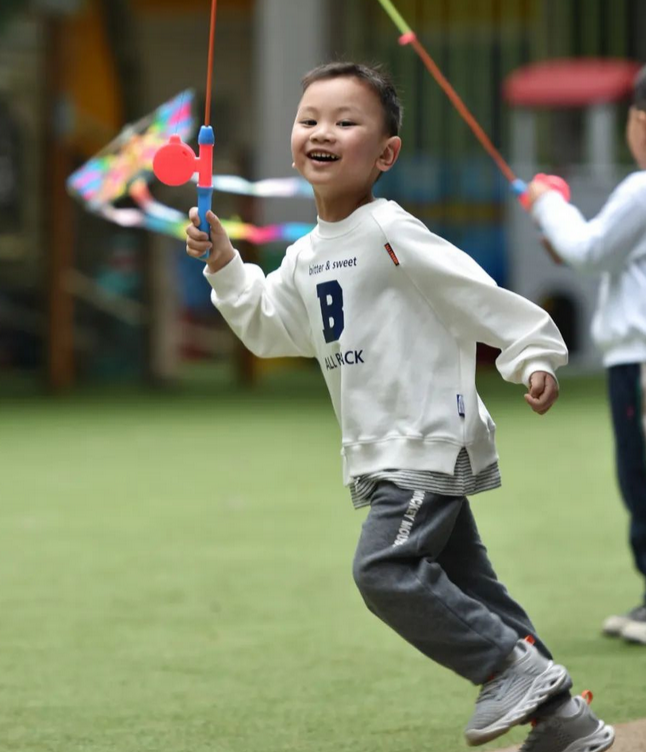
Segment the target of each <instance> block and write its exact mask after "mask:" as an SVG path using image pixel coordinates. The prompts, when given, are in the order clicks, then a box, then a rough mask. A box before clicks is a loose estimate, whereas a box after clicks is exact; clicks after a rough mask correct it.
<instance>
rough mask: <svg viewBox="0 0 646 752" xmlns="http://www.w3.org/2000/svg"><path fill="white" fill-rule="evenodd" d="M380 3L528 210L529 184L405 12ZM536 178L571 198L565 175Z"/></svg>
mask: <svg viewBox="0 0 646 752" xmlns="http://www.w3.org/2000/svg"><path fill="white" fill-rule="evenodd" d="M379 2H380V3H381V6H382V7H383V9H384V10H385V11H386V13H387V14H388V15H389V16H390V19H391V21H392V22H393V23H394V24H395V26H396V27H397V28H398V29H399V31H400V33H401V36H400V37H399V44H401V45H407V44H410V45H411V47H412V48H413V49H414V50H415V52H416V53H417V54H418V55H419V57H420V58H421V59H422V62H423V63H424V65H425V66H426V69H427V70H428V72H429V73H430V74H431V75H432V76H433V78H434V79H435V80H436V81H437V83H438V84H439V85H440V88H441V89H442V91H443V92H444V93H445V94H446V96H447V97H448V98H449V99H450V100H451V103H452V104H453V106H454V107H455V109H456V110H457V111H458V113H459V114H460V116H461V117H462V118H463V119H464V121H465V122H466V124H467V125H468V126H469V128H471V130H472V131H473V133H474V135H475V137H476V138H477V139H478V141H479V142H480V143H481V144H482V146H483V147H484V149H485V150H486V151H487V153H488V154H489V155H490V156H491V158H492V159H493V161H494V162H495V163H496V165H497V166H498V169H499V170H500V171H501V172H502V174H503V175H504V176H505V178H506V179H507V180H508V181H509V184H510V188H511V190H512V191H513V192H514V193H515V194H516V196H518V200H519V201H520V203H521V205H522V206H523V208H525V209H527V207H528V201H527V183H525V182H524V181H523V180H521V179H520V178H519V177H517V176H516V175H515V174H514V172H513V170H512V169H511V167H510V166H509V165H508V164H507V162H506V161H505V160H504V159H503V157H502V155H501V154H500V152H499V151H498V149H496V147H495V146H494V145H493V144H492V143H491V140H490V139H489V137H488V136H487V134H486V133H485V132H484V131H483V130H482V128H481V127H480V124H479V123H478V121H477V120H476V119H475V118H474V117H473V115H472V114H471V112H470V111H469V110H468V108H467V106H466V105H465V104H464V102H463V101H462V100H461V99H460V97H459V96H458V94H457V92H456V91H455V89H454V88H453V87H452V86H451V84H450V83H449V82H448V81H447V79H446V78H445V77H444V75H443V74H442V71H441V70H440V69H439V68H438V67H437V65H436V64H435V61H434V60H433V58H432V57H431V56H430V55H429V54H428V52H427V51H426V50H425V49H424V47H423V46H422V44H421V43H420V41H419V39H418V38H417V35H416V34H415V32H414V31H413V30H412V29H411V27H410V26H409V25H408V24H407V23H406V21H404V19H403V18H402V16H401V14H400V13H399V11H398V10H397V8H395V6H394V5H393V3H392V2H391V0H379ZM534 180H538V181H540V182H542V183H545V184H546V185H548V186H549V187H550V188H552V189H554V190H556V191H558V192H559V193H561V194H562V195H563V198H565V200H566V201H569V200H570V188H569V186H568V184H567V183H566V182H565V180H563V178H560V177H558V176H557V175H544V174H543V173H541V174H539V175H536V176H535V178H534Z"/></svg>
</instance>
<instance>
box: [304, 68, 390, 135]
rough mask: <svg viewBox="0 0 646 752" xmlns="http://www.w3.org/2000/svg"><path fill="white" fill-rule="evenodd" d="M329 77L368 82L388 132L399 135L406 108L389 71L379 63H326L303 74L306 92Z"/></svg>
mask: <svg viewBox="0 0 646 752" xmlns="http://www.w3.org/2000/svg"><path fill="white" fill-rule="evenodd" d="M329 78H357V79H359V81H363V82H364V83H365V84H367V85H368V86H369V87H370V88H371V89H372V91H374V93H375V94H376V95H377V96H378V97H379V101H380V102H381V106H382V108H383V111H384V119H385V124H386V133H387V134H388V136H398V135H399V131H400V129H401V125H402V117H403V114H404V108H403V107H402V104H401V102H400V100H399V96H398V94H397V90H396V89H395V86H394V84H393V82H392V81H391V79H390V76H388V74H387V73H385V72H384V70H383V69H382V68H381V66H379V65H363V64H361V63H345V62H335V63H325V64H324V65H319V66H318V67H317V68H314V69H313V70H311V71H310V72H309V73H306V74H305V75H304V76H303V79H302V81H301V83H302V84H303V91H304V92H305V91H306V90H307V89H308V88H309V87H310V86H311V85H312V84H313V83H315V82H316V81H323V80H325V79H329Z"/></svg>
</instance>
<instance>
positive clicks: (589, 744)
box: [563, 721, 615, 752]
mask: <svg viewBox="0 0 646 752" xmlns="http://www.w3.org/2000/svg"><path fill="white" fill-rule="evenodd" d="M614 743H615V730H614V729H613V727H612V726H607V725H606V724H605V723H604V722H603V721H599V727H598V728H597V730H596V731H595V732H594V733H593V734H590V736H586V737H585V738H584V739H577V740H576V741H575V742H572V744H570V746H569V747H566V748H565V749H564V750H563V752H604V750H606V749H610V747H612V745H613V744H614Z"/></svg>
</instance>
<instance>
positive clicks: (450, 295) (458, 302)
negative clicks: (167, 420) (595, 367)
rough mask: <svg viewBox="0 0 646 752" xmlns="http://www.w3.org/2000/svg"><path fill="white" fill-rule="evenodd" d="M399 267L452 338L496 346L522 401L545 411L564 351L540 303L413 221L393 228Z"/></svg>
mask: <svg viewBox="0 0 646 752" xmlns="http://www.w3.org/2000/svg"><path fill="white" fill-rule="evenodd" d="M398 230H399V232H398V236H399V238H398V240H397V241H395V240H394V239H393V243H394V246H395V247H397V248H398V256H399V258H400V262H401V268H402V271H404V272H405V273H407V275H408V277H409V279H410V281H411V283H412V284H413V285H414V286H415V287H416V288H417V289H418V291H419V293H420V294H421V295H422V296H423V297H424V298H425V299H426V301H427V302H428V305H429V306H430V308H431V309H432V310H433V311H434V313H435V315H436V316H437V317H438V318H439V319H440V320H441V322H442V323H443V324H444V326H445V327H446V328H447V329H448V330H449V331H450V332H451V333H452V335H453V336H454V337H455V339H456V340H458V341H459V340H465V341H471V342H482V343H483V344H486V345H489V346H491V347H494V348H497V349H499V350H500V351H501V352H500V355H499V356H498V358H497V359H496V367H497V369H498V371H499V372H500V375H501V376H502V377H503V378H504V379H505V380H506V381H510V382H512V383H514V384H525V386H527V387H528V389H529V391H528V393H527V396H526V401H527V402H528V404H529V405H530V406H531V407H532V409H534V410H536V412H539V413H541V414H542V413H543V412H546V411H547V410H548V409H549V407H551V405H552V404H553V403H554V401H555V400H556V398H557V396H558V385H557V382H556V377H555V373H556V370H557V369H558V368H559V367H561V366H564V365H565V364H566V363H567V360H568V351H567V347H566V345H565V342H564V341H563V337H562V336H561V333H560V332H559V330H558V328H557V326H556V324H555V323H554V322H553V321H552V319H551V318H550V316H549V315H548V314H547V312H546V311H544V310H543V309H542V308H540V307H539V306H537V305H535V304H534V303H532V302H530V301H529V300H527V299H526V298H523V297H521V296H520V295H517V294H516V293H513V292H511V291H510V290H505V289H504V288H501V287H498V285H497V284H496V283H495V282H494V280H493V279H492V278H491V277H490V276H489V275H488V274H487V273H486V272H485V271H484V270H483V269H482V268H481V267H480V266H478V264H477V263H476V262H475V261H474V260H473V259H472V258H471V257H470V256H468V255H467V254H466V253H464V252H463V251H461V250H459V249H458V248H456V247H455V246H453V245H452V244H451V243H449V242H447V241H445V240H443V239H442V238H439V237H438V236H435V235H432V234H431V233H430V232H429V231H428V229H427V228H426V227H425V226H424V225H423V224H422V223H421V222H418V221H416V220H415V221H414V220H412V219H411V220H410V221H408V222H406V223H401V226H400V227H398Z"/></svg>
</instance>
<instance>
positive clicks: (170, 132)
mask: <svg viewBox="0 0 646 752" xmlns="http://www.w3.org/2000/svg"><path fill="white" fill-rule="evenodd" d="M193 99H194V94H193V92H192V91H191V90H190V89H188V90H186V91H184V92H182V93H181V94H178V95H177V96H176V97H174V98H173V99H171V100H170V101H168V102H166V103H165V104H163V105H162V106H161V107H159V108H157V109H156V110H155V111H154V112H153V113H152V114H151V115H148V116H146V117H145V118H142V119H141V120H139V121H138V122H137V123H134V124H133V125H129V126H127V127H126V128H124V129H123V131H122V132H121V133H120V134H119V135H118V136H117V138H115V139H114V140H113V141H112V142H110V143H109V144H108V145H107V146H106V147H104V148H103V149H102V150H101V151H100V152H99V153H98V154H96V155H95V156H94V157H92V158H91V159H90V160H89V161H88V162H86V163H85V164H84V165H83V166H82V167H80V168H79V169H78V170H76V172H74V173H73V174H72V175H70V177H69V178H68V180H67V189H68V191H69V193H70V194H71V195H73V196H74V197H76V198H78V199H79V200H80V201H81V202H82V203H83V204H84V205H85V206H86V207H87V209H88V210H89V211H91V212H93V213H94V214H98V215H99V216H101V217H104V218H105V219H107V220H108V221H110V222H114V223H115V224H118V225H120V226H122V227H141V228H144V229H146V230H150V231H151V232H157V233H161V234H164V235H170V236H172V237H176V238H179V239H184V238H185V236H186V233H185V229H186V226H187V224H188V218H187V216H186V214H184V213H182V212H180V211H177V210H176V209H173V208H172V207H170V206H166V205H165V204H163V203H161V202H159V201H157V200H156V199H155V198H154V197H153V195H152V194H151V192H150V189H149V184H150V182H151V181H152V180H153V178H154V174H153V158H154V156H155V154H156V153H157V152H158V150H159V149H160V147H162V146H163V145H164V144H165V143H166V142H167V141H168V139H169V138H172V137H178V138H182V139H187V140H188V139H190V138H191V137H192V136H193V135H194V133H195V124H194V118H193V117H192V115H191V111H192V106H193ZM209 169H210V168H209ZM189 177H190V176H189ZM211 181H212V182H211V190H216V191H221V192H226V193H235V194H238V195H244V196H257V197H276V196H277V197H304V198H311V197H313V193H312V189H311V187H310V185H309V184H308V183H307V182H306V181H304V180H303V179H302V178H297V177H289V178H270V179H266V180H259V181H257V182H255V183H254V182H251V181H248V180H245V179H244V178H241V177H238V176H235V175H214V176H212V177H211ZM125 198H130V199H131V200H132V201H133V202H134V203H135V205H136V206H135V207H128V208H123V207H120V206H117V203H118V202H119V201H121V200H123V199H125ZM222 224H223V225H224V227H225V229H226V230H227V232H228V233H229V236H230V237H231V238H232V239H233V240H245V241H247V242H249V243H253V244H254V245H263V244H265V243H272V242H278V241H281V242H285V243H293V242H294V241H296V240H297V239H298V238H299V237H302V236H303V235H305V234H306V233H308V232H309V231H310V230H311V229H312V225H310V224H305V223H301V222H287V223H282V224H276V225H268V226H265V227H256V226H255V225H252V224H248V223H245V222H241V221H239V220H237V219H228V220H223V222H222Z"/></svg>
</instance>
